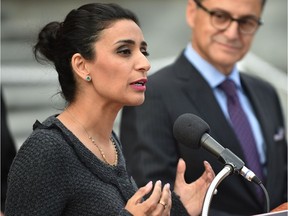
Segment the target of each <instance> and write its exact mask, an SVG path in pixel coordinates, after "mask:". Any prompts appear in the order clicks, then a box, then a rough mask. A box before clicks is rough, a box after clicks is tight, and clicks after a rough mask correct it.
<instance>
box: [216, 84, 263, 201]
mask: <svg viewBox="0 0 288 216" xmlns="http://www.w3.org/2000/svg"><path fill="white" fill-rule="evenodd" d="M219 88H220V89H222V90H223V92H224V93H225V94H226V96H227V107H228V112H229V116H230V120H231V124H232V127H233V129H234V131H235V133H236V135H237V138H238V139H239V141H240V143H241V147H242V150H243V152H244V156H245V162H246V166H247V167H248V168H249V169H251V170H252V171H253V172H254V173H255V174H256V175H257V177H258V178H259V179H260V180H261V181H263V180H264V176H263V170H262V167H261V164H260V159H259V154H258V152H257V147H256V142H255V139H254V136H253V132H252V130H251V126H250V124H249V121H248V119H247V116H246V114H245V112H244V111H243V109H242V106H241V104H240V101H239V98H238V95H237V91H236V85H235V83H234V82H233V81H232V80H230V79H226V80H224V81H223V82H222V83H221V84H220V85H219ZM256 189H257V193H258V196H259V199H260V200H263V196H264V194H263V193H262V190H261V188H260V187H259V186H257V188H256Z"/></svg>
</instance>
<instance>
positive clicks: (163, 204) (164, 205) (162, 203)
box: [159, 200, 167, 209]
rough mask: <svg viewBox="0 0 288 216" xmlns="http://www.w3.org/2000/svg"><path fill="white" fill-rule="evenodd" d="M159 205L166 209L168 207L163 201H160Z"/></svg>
mask: <svg viewBox="0 0 288 216" xmlns="http://www.w3.org/2000/svg"><path fill="white" fill-rule="evenodd" d="M159 204H161V205H162V206H163V207H164V209H166V207H167V204H166V203H165V202H163V201H161V200H160V201H159Z"/></svg>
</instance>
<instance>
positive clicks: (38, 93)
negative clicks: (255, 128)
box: [1, 0, 287, 148]
mask: <svg viewBox="0 0 288 216" xmlns="http://www.w3.org/2000/svg"><path fill="white" fill-rule="evenodd" d="M90 2H92V1H86V0H82V1H80V0H79V1H76V0H61V1H60V0H57V1H56V0H49V1H48V0H38V1H36V0H2V1H1V85H2V91H3V95H4V99H5V102H6V106H7V109H8V125H9V128H10V130H11V132H12V135H13V138H14V140H15V142H16V145H17V148H19V147H20V145H21V144H22V143H23V141H24V140H25V139H26V138H27V137H28V135H29V134H30V133H31V131H32V125H33V123H34V122H35V120H36V119H38V120H39V121H42V120H44V119H45V118H46V117H47V116H48V115H50V114H54V113H58V112H60V110H61V109H62V108H63V107H64V106H65V105H64V102H63V100H62V99H61V97H60V96H59V95H57V92H58V91H59V87H58V81H57V73H56V72H55V71H54V70H53V67H51V66H49V65H40V64H39V63H37V62H36V61H35V60H34V58H33V55H32V45H33V44H34V42H35V39H36V37H37V34H38V32H39V30H40V29H41V28H42V27H43V26H44V25H45V24H47V23H48V22H51V21H63V19H64V17H65V15H66V14H67V13H68V12H69V11H70V10H71V9H74V8H77V7H79V6H80V5H82V4H84V3H90ZM93 2H100V1H97V0H95V1H93ZM101 2H115V3H118V4H120V5H122V6H123V7H126V8H129V9H131V10H132V11H134V12H135V13H136V14H137V15H138V17H139V19H140V22H141V24H142V30H143V32H144V35H145V39H146V41H147V42H148V44H149V49H148V50H149V52H150V57H149V58H150V60H151V65H152V69H151V73H153V72H154V71H155V70H156V69H158V68H159V67H162V66H164V65H166V64H168V63H170V62H172V61H173V60H174V59H175V58H176V57H177V55H178V54H179V53H180V51H181V50H182V49H183V48H184V47H185V46H186V44H187V42H188V40H189V38H190V30H189V28H188V26H187V25H186V20H185V7H186V3H187V1H186V0H145V1H140V0H118V1H116V0H114V1H113V0H110V1H105V0H103V1H101ZM263 20H264V25H263V26H262V27H261V28H260V29H259V30H258V32H257V34H256V36H255V39H254V44H253V46H252V49H251V52H250V53H249V54H248V55H247V57H245V58H244V59H243V61H241V62H240V63H239V67H242V68H243V69H245V70H246V71H247V72H248V73H252V74H254V75H256V76H260V77H261V78H263V79H265V80H267V81H269V82H271V83H272V84H273V85H274V86H275V87H276V88H277V91H278V93H279V95H280V98H281V103H282V105H283V111H284V113H285V118H286V122H287V0H267V4H266V7H265V10H264V13H263ZM118 122H119V120H117V122H116V125H115V130H116V132H117V130H118Z"/></svg>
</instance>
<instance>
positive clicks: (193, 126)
mask: <svg viewBox="0 0 288 216" xmlns="http://www.w3.org/2000/svg"><path fill="white" fill-rule="evenodd" d="M209 132H210V127H209V125H208V124H207V123H206V122H205V121H204V120H203V119H201V118H200V117H198V116H196V115H194V114H191V113H186V114H183V115H180V116H179V117H178V118H177V119H176V121H175V122H174V125H173V134H174V137H175V138H176V140H177V141H178V142H179V143H181V144H183V145H185V146H187V147H189V148H192V149H198V148H200V147H202V148H204V149H205V150H207V151H208V152H210V153H211V154H212V155H214V156H216V157H217V159H218V160H219V161H220V162H221V163H223V164H228V165H230V166H232V168H233V172H234V173H236V174H241V175H242V176H243V177H244V178H245V179H247V180H248V181H253V182H254V183H256V184H258V185H260V184H262V182H261V180H260V179H259V178H258V177H257V176H256V175H255V173H254V172H252V171H251V170H249V169H248V168H247V167H245V166H244V165H245V163H244V162H243V161H242V160H241V159H240V158H239V157H238V156H236V155H235V154H234V153H233V152H231V151H230V150H229V149H228V148H224V147H223V146H222V145H220V144H219V143H218V142H217V141H216V140H215V139H213V138H212V137H211V136H210V135H209Z"/></svg>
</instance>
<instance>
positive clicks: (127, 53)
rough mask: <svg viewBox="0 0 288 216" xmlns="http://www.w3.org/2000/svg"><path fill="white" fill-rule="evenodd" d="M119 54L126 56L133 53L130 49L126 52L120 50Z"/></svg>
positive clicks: (125, 50)
mask: <svg viewBox="0 0 288 216" xmlns="http://www.w3.org/2000/svg"><path fill="white" fill-rule="evenodd" d="M117 53H120V54H124V55H130V54H131V51H130V50H129V49H124V50H118V51H117Z"/></svg>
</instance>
